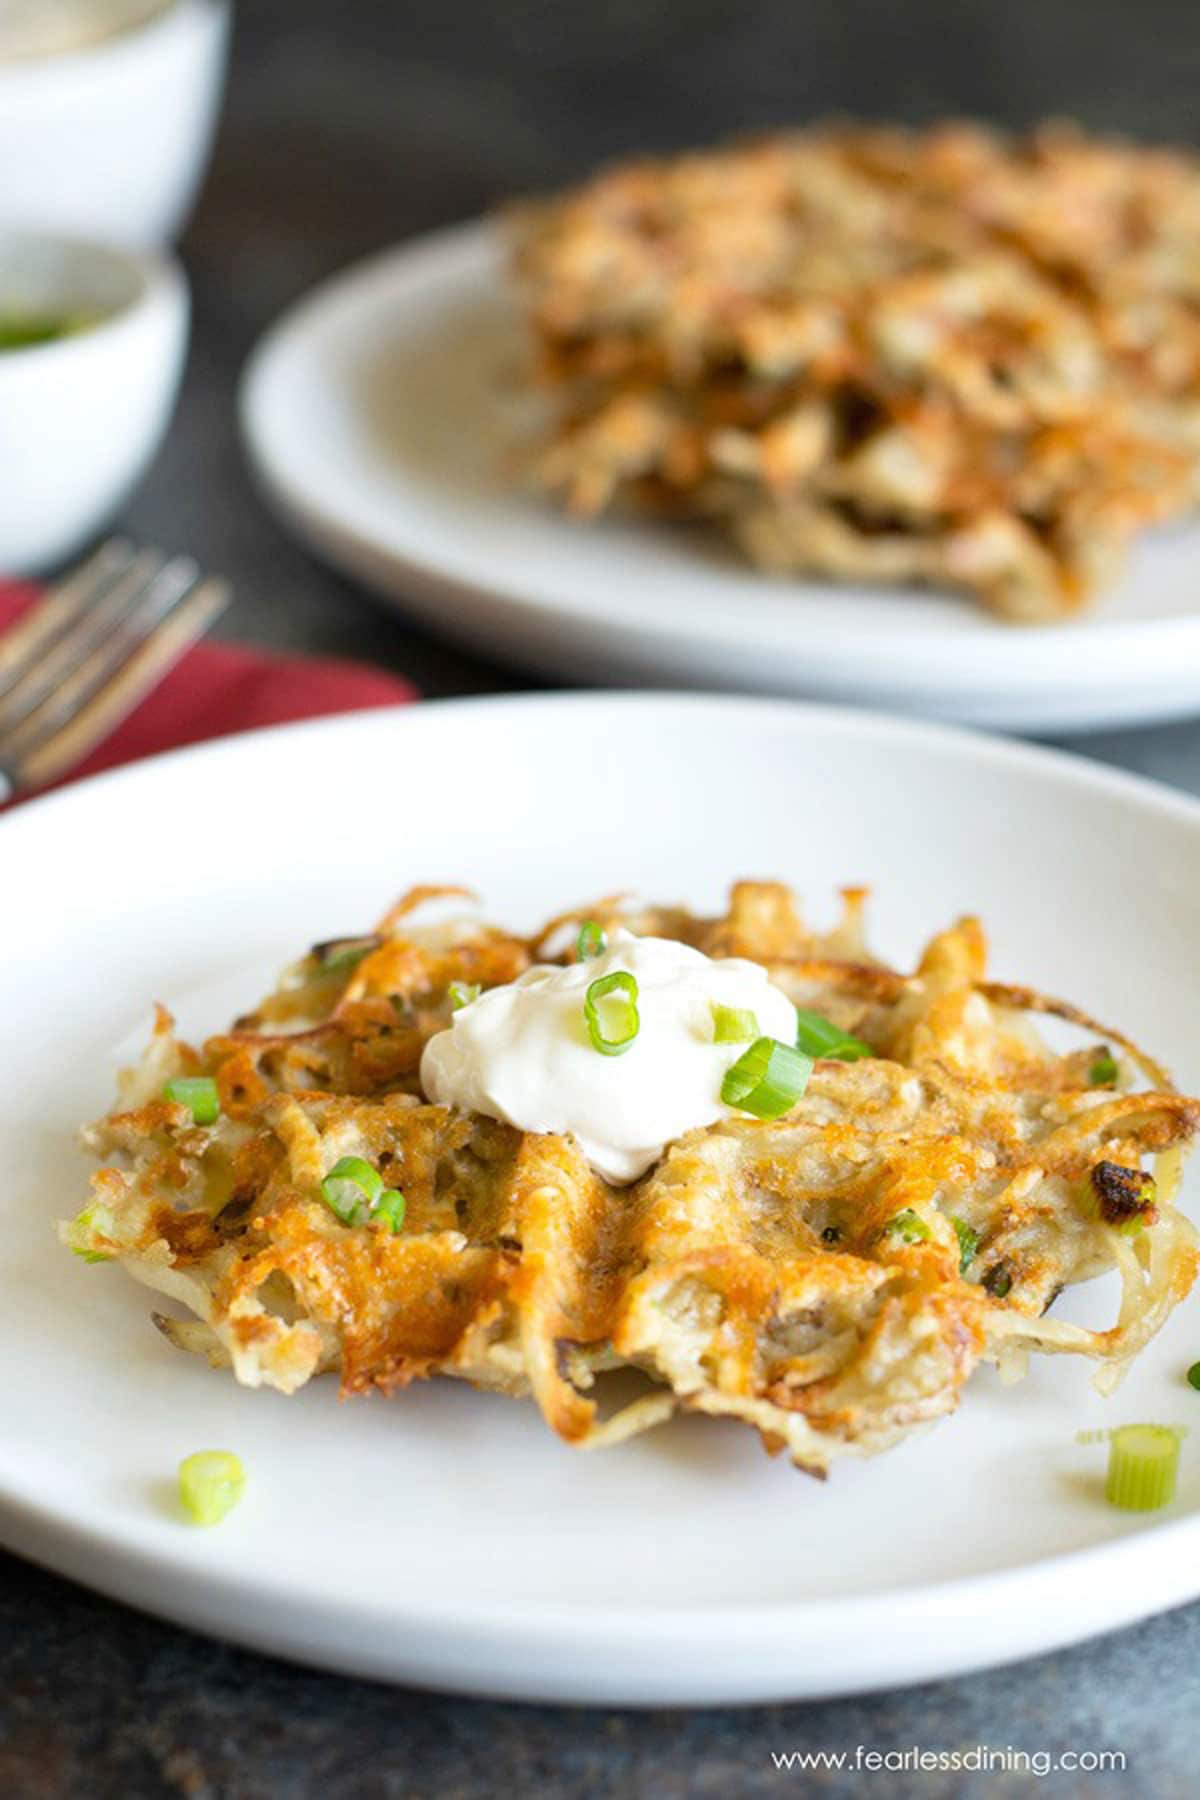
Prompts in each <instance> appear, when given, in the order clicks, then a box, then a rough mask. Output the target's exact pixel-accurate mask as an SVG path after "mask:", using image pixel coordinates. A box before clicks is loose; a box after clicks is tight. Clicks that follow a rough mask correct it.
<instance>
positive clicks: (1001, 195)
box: [510, 124, 1200, 621]
mask: <svg viewBox="0 0 1200 1800" xmlns="http://www.w3.org/2000/svg"><path fill="white" fill-rule="evenodd" d="M510 235H511V241H512V252H513V254H512V261H513V269H514V274H515V277H516V281H517V285H518V288H519V291H520V293H521V296H522V299H523V302H524V305H525V308H526V311H527V315H528V319H529V323H530V326H531V330H532V334H533V338H534V342H535V348H536V368H537V373H538V376H539V378H540V380H541V381H542V383H544V384H545V385H547V386H548V387H549V388H550V389H551V391H552V392H553V394H554V395H555V396H556V398H557V400H558V402H559V404H558V407H557V416H556V421H555V424H554V427H553V429H552V432H551V435H550V437H549V440H548V441H547V442H546V443H545V444H544V445H543V446H542V447H541V449H540V451H539V453H538V454H537V455H536V457H535V459H534V463H533V478H534V480H535V483H536V484H537V485H539V486H540V487H541V488H543V489H544V490H546V491H548V492H550V493H552V494H554V495H557V496H561V497H562V499H563V500H564V502H565V504H566V505H567V507H568V508H569V509H570V510H571V511H572V512H575V513H577V514H583V515H592V514H596V513H600V512H602V511H603V510H604V509H606V508H607V507H609V506H611V505H613V504H615V503H626V502H628V503H632V504H633V505H635V506H636V507H639V508H642V509H650V510H651V511H656V512H659V513H662V514H665V515H668V516H675V517H681V518H705V519H713V520H716V521H717V522H719V524H720V525H721V526H723V527H724V528H725V529H726V530H727V531H728V532H729V533H730V534H731V536H732V537H733V538H734V539H735V540H736V542H737V543H738V544H739V545H740V546H741V548H742V550H743V551H744V552H745V553H746V554H747V555H748V556H749V557H750V558H751V559H752V560H753V561H754V562H756V563H758V564H759V565H761V566H762V567H763V568H765V569H768V570H774V571H785V572H786V571H807V572H812V573H815V574H819V575H824V576H832V577H835V578H840V579H845V580H849V581H868V582H884V583H896V582H920V583H926V584H932V585H935V586H943V587H949V588H954V589H959V590H963V591H966V592H968V593H971V594H973V595H975V596H977V597H978V598H979V599H980V600H981V601H982V602H983V603H984V604H985V605H987V606H988V607H989V608H991V609H993V610H994V611H996V612H998V613H1001V614H1003V615H1005V616H1006V617H1009V618H1013V619H1021V620H1031V621H1032V620H1052V619H1056V618H1060V617H1062V616H1064V615H1067V614H1069V613H1072V612H1074V611H1075V610H1077V609H1078V608H1079V607H1081V606H1082V605H1084V604H1085V602H1086V601H1087V599H1088V597H1089V596H1090V595H1092V594H1094V593H1095V592H1096V591H1097V590H1098V589H1100V588H1102V587H1104V586H1105V585H1106V584H1108V583H1110V582H1111V581H1112V580H1113V579H1114V577H1115V575H1116V574H1117V573H1118V572H1119V569H1120V566H1121V562H1122V559H1123V556H1124V552H1125V550H1126V548H1127V546H1128V545H1129V543H1130V541H1131V540H1132V538H1133V537H1134V536H1135V535H1136V533H1137V532H1138V531H1139V530H1140V529H1141V528H1142V527H1144V526H1147V525H1150V524H1152V523H1154V522H1155V521H1158V520H1161V519H1165V518H1168V517H1171V516H1173V515H1175V514H1178V513H1181V512H1183V511H1186V510H1188V509H1190V508H1191V507H1192V506H1194V504H1195V500H1196V491H1197V471H1198V467H1200V462H1198V458H1200V255H1198V254H1197V250H1196V245H1197V243H1198V242H1200V159H1197V158H1196V157H1195V156H1194V155H1189V154H1186V153H1183V152H1168V151H1166V150H1158V149H1145V148H1137V147H1134V146H1132V145H1129V144H1125V143H1118V142H1112V141H1106V140H1101V139H1096V138H1090V137H1087V136H1085V135H1084V134H1083V133H1081V132H1079V131H1077V130H1075V129H1073V128H1070V127H1067V126H1056V127H1047V128H1043V129H1042V130H1039V131H1036V132H1034V133H1033V134H1032V135H1031V136H1029V137H1027V138H1023V139H1018V140H1010V139H1007V138H1004V137H1001V136H999V135H996V134H993V133H991V132H988V131H985V130H983V129H981V128H978V127H975V126H971V125H965V124H951V125H941V126H937V127H935V128H933V129H930V130H927V131H919V132H913V131H902V130H888V129H868V128H863V127H854V126H848V125H837V124H830V125H827V126H823V127H819V128H816V129H813V130H810V131H802V132H793V133H788V134H780V135H776V136H772V137H766V138H763V139H760V140H757V141H747V142H743V143H736V144H733V145H730V146H726V147H724V148H719V149H716V150H712V151H708V152H703V153H694V154H690V155H683V156H676V157H671V158H667V159H664V160H659V161H654V160H641V161H631V162H626V163H623V164H620V165H618V166H616V167H614V168H612V169H610V170H607V171H605V172H602V173H600V174H599V175H597V176H596V177H595V178H594V179H592V180H591V181H588V182H586V183H584V184H583V185H582V186H580V187H578V188H576V189H574V190H572V191H570V192H567V193H564V194H562V195H560V196H557V197H553V198H551V199H549V200H546V201H543V202H540V203H531V204H529V205H527V206H525V207H523V208H520V209H517V210H515V211H514V212H513V215H512V218H511V232H510Z"/></svg>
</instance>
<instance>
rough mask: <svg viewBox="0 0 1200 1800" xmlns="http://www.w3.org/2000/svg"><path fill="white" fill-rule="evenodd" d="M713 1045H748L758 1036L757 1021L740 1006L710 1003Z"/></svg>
mask: <svg viewBox="0 0 1200 1800" xmlns="http://www.w3.org/2000/svg"><path fill="white" fill-rule="evenodd" d="M712 1019H713V1043H714V1044H748V1043H750V1041H751V1039H752V1038H756V1037H757V1036H758V1019H757V1018H756V1017H755V1015H754V1014H753V1013H752V1012H749V1011H747V1010H746V1008H745V1007H741V1006H721V1005H720V1004H719V1003H718V1002H717V1001H716V1000H714V1001H713V1003H712Z"/></svg>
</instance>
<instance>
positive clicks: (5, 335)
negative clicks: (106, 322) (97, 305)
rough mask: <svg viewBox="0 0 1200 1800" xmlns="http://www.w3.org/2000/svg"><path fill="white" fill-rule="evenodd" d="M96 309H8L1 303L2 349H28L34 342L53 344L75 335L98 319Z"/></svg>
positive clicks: (0, 332)
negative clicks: (40, 310) (79, 311)
mask: <svg viewBox="0 0 1200 1800" xmlns="http://www.w3.org/2000/svg"><path fill="white" fill-rule="evenodd" d="M96 318H97V315H96V314H93V313H59V314H56V313H33V312H5V310H4V308H3V307H0V351H4V350H27V349H29V348H30V346H31V345H33V344H53V343H55V342H56V341H57V340H58V339H59V338H65V337H74V336H75V334H76V333H77V332H80V331H86V330H87V329H88V327H89V326H90V325H94V324H95V323H96Z"/></svg>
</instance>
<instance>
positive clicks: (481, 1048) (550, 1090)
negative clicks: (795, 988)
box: [421, 931, 796, 1184]
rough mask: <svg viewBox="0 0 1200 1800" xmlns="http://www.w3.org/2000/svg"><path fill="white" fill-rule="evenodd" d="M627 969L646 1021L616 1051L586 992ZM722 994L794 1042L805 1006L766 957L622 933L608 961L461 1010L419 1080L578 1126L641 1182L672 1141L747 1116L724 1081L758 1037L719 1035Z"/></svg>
mask: <svg viewBox="0 0 1200 1800" xmlns="http://www.w3.org/2000/svg"><path fill="white" fill-rule="evenodd" d="M617 969H626V970H628V971H629V973H630V974H631V975H633V976H634V978H635V979H636V981H637V984H638V1001H637V1005H638V1013H639V1016H640V1029H639V1031H638V1035H637V1037H636V1038H635V1039H634V1041H633V1043H632V1044H631V1045H630V1047H629V1049H628V1050H627V1051H625V1052H624V1054H623V1055H620V1056H605V1055H602V1054H601V1052H600V1051H598V1050H597V1049H596V1048H595V1047H594V1045H593V1044H592V1041H591V1038H590V1037H589V1035H588V1028H587V1021H586V1018H585V1015H584V997H585V995H586V992H587V989H588V987H589V986H590V984H591V983H592V982H593V981H597V980H599V978H600V977H601V976H603V975H610V974H612V973H613V971H614V970H617ZM714 1003H716V1004H717V1005H719V1006H727V1007H732V1008H737V1009H739V1010H741V1011H747V1012H752V1013H753V1014H754V1016H755V1019H756V1021H757V1025H758V1035H759V1036H760V1037H774V1038H780V1039H782V1040H783V1042H785V1043H788V1044H790V1043H792V1042H794V1040H795V1036H796V1011H795V1008H794V1007H793V1005H792V1003H791V1001H790V1000H789V999H788V997H787V995H786V994H784V993H782V992H781V991H780V989H779V988H777V987H775V986H773V985H772V983H771V982H770V981H769V980H768V978H767V974H766V971H765V970H764V969H761V968H759V966H758V964H757V963H752V962H743V961H741V960H739V959H737V958H734V957H729V958H724V959H719V960H714V959H712V958H711V957H707V956H705V955H703V954H702V953H701V952H700V951H699V950H692V949H690V948H689V946H688V945H686V944H678V943H675V942H673V941H671V940H669V939H667V938H652V937H635V936H634V935H633V934H632V932H628V931H615V932H614V933H613V934H612V937H611V940H610V943H609V947H608V949H607V950H606V951H605V953H604V955H603V956H597V957H593V958H592V959H591V960H590V961H588V962H580V963H570V964H568V965H567V966H566V967H565V968H558V967H551V966H546V965H539V966H537V967H534V968H532V969H527V970H526V971H525V973H524V974H523V975H521V976H519V977H518V979H517V980H516V981H513V982H509V983H507V984H506V985H505V986H503V987H495V988H489V989H488V991H487V992H486V993H484V994H481V995H480V996H479V998H478V1000H475V1001H472V1002H471V1004H470V1005H469V1006H464V1007H462V1008H461V1009H460V1011H458V1012H457V1013H455V1015H454V1019H453V1022H452V1024H451V1026H450V1029H449V1030H448V1031H440V1032H439V1033H438V1034H437V1036H436V1037H433V1038H431V1039H430V1040H429V1042H428V1044H427V1045H426V1046H425V1054H424V1056H423V1057H422V1059H421V1085H422V1087H423V1088H424V1089H425V1092H426V1094H427V1095H428V1096H429V1098H430V1099H431V1100H433V1101H437V1102H439V1103H441V1104H443V1105H446V1106H458V1107H461V1108H462V1109H463V1110H464V1111H468V1112H478V1113H485V1114H487V1116H488V1117H489V1118H493V1119H502V1120H505V1121H506V1122H507V1123H508V1124H510V1125H515V1126H516V1127H517V1128H518V1130H521V1131H552V1132H559V1133H566V1132H569V1133H571V1134H572V1135H573V1136H574V1137H575V1139H576V1140H577V1142H578V1144H579V1147H580V1149H581V1150H582V1151H583V1154H584V1155H585V1156H586V1157H587V1160H588V1162H589V1163H591V1165H592V1167H593V1168H594V1169H595V1170H596V1171H597V1173H598V1174H600V1175H602V1176H603V1177H604V1179H605V1180H606V1181H610V1182H614V1183H617V1184H620V1183H624V1182H629V1181H636V1180H637V1178H638V1176H639V1175H642V1174H644V1173H645V1171H646V1170H647V1169H648V1168H649V1167H650V1165H651V1164H652V1163H654V1162H656V1161H657V1160H658V1158H659V1157H660V1156H661V1155H662V1153H663V1150H664V1149H665V1148H666V1146H667V1144H669V1143H670V1142H671V1140H672V1139H673V1138H677V1137H680V1136H681V1135H682V1134H683V1133H684V1132H685V1131H692V1130H694V1129H695V1128H696V1127H697V1126H700V1125H711V1124H712V1123H713V1122H714V1121H715V1120H717V1119H724V1118H729V1117H731V1116H733V1114H734V1113H735V1112H736V1108H734V1107H730V1106H726V1104H725V1103H724V1101H723V1100H722V1099H721V1082H722V1080H723V1079H724V1076H725V1071H726V1070H727V1069H728V1068H729V1067H730V1065H731V1064H732V1063H735V1062H736V1061H737V1059H738V1057H739V1056H741V1055H743V1054H744V1052H745V1051H746V1049H747V1047H748V1046H747V1045H746V1044H744V1043H741V1044H717V1043H714V1042H713V1015H712V1008H713V1004H714Z"/></svg>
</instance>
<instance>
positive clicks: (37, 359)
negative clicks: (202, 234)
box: [0, 230, 189, 575]
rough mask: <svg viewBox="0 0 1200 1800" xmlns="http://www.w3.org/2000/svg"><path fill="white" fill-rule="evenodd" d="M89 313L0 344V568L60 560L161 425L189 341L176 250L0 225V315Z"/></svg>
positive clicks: (90, 527) (128, 476) (103, 516)
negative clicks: (41, 339)
mask: <svg viewBox="0 0 1200 1800" xmlns="http://www.w3.org/2000/svg"><path fill="white" fill-rule="evenodd" d="M11 309H17V310H20V311H29V312H31V313H34V312H36V313H41V312H49V313H52V314H58V313H80V312H82V313H85V314H90V313H98V314H100V315H102V316H101V317H100V319H99V322H98V323H96V324H94V325H90V326H87V327H86V328H85V329H83V330H81V331H79V332H76V333H74V334H72V335H71V336H68V337H63V338H56V339H53V340H52V341H51V342H49V343H45V344H34V345H31V346H29V347H28V348H23V349H16V350H3V349H0V470H3V479H0V573H3V574H7V575H18V574H28V573H32V572H34V571H36V570H38V569H40V568H42V567H43V566H45V565H46V564H50V563H54V562H58V561H60V560H61V559H62V558H63V557H65V556H67V555H69V554H70V553H71V552H72V551H73V550H75V549H77V548H78V547H79V546H80V545H81V544H82V543H83V542H84V541H85V540H86V539H87V538H88V537H90V536H91V535H92V533H94V532H95V531H97V530H99V529H100V527H101V526H102V525H103V524H104V523H105V522H106V520H107V519H108V518H109V516H110V515H111V514H112V513H113V512H114V511H115V509H116V508H117V507H118V506H119V505H120V503H121V501H122V500H123V499H124V498H125V496H126V494H127V493H128V492H129V490H130V488H131V487H132V486H133V484H134V482H135V481H136V480H137V478H138V476H139V475H140V474H141V473H142V471H143V469H144V468H145V467H146V464H147V463H148V462H149V460H150V458H151V456H152V455H153V453H154V451H155V450H156V449H157V448H158V445H159V443H160V441H161V439H162V436H163V433H164V431H165V430H166V428H167V423H168V421H169V419H170V416H171V412H172V409H173V407H174V402H175V396H176V393H177V392H178V388H179V379H180V376H181V374H182V372H183V361H184V352H185V349H186V345H187V326H188V312H189V306H188V290H187V283H186V281H185V279H184V275H183V271H182V270H181V269H180V267H179V265H178V263H177V262H176V261H175V260H174V258H173V257H171V256H169V255H164V254H162V253H160V252H157V251H136V250H115V249H112V248H110V247H105V246H103V245H99V244H89V243H83V242H79V241H76V240H72V239H68V238H55V237H47V236H42V235H34V234H31V233H24V232H16V231H7V230H0V312H3V311H8V310H11Z"/></svg>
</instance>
